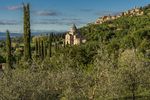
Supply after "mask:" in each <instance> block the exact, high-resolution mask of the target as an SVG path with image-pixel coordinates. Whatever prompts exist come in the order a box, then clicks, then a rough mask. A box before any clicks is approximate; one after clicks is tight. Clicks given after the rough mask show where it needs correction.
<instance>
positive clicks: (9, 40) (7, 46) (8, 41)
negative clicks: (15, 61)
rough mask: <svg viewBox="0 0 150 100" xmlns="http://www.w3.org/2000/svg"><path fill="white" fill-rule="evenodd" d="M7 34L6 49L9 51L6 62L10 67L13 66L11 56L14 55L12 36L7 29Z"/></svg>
mask: <svg viewBox="0 0 150 100" xmlns="http://www.w3.org/2000/svg"><path fill="white" fill-rule="evenodd" d="M6 34H7V38H6V51H7V56H6V64H7V67H8V69H9V68H12V66H11V64H12V61H11V58H12V55H11V38H10V34H9V31H8V30H7V32H6Z"/></svg>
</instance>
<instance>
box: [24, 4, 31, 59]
mask: <svg viewBox="0 0 150 100" xmlns="http://www.w3.org/2000/svg"><path fill="white" fill-rule="evenodd" d="M23 8H24V58H25V60H29V59H31V46H30V39H31V31H30V6H29V4H27V5H24V6H23Z"/></svg>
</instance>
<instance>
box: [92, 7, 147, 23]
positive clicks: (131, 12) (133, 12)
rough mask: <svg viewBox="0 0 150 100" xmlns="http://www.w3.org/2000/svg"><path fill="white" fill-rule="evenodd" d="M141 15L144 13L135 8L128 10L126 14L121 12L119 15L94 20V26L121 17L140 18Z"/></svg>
mask: <svg viewBox="0 0 150 100" xmlns="http://www.w3.org/2000/svg"><path fill="white" fill-rule="evenodd" d="M143 14H144V12H143V11H142V10H141V9H140V8H136V7H135V8H134V9H131V10H128V11H126V12H122V13H121V14H119V15H115V16H111V15H109V16H103V17H100V18H99V19H97V20H96V22H95V24H102V23H104V22H107V21H111V20H115V19H118V18H120V17H123V16H141V15H143Z"/></svg>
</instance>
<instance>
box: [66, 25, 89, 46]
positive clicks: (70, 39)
mask: <svg viewBox="0 0 150 100" xmlns="http://www.w3.org/2000/svg"><path fill="white" fill-rule="evenodd" d="M85 42H86V40H85V39H84V38H83V37H82V36H81V34H80V32H79V31H78V29H77V27H76V25H75V24H73V26H72V28H71V29H70V31H69V32H68V33H66V35H65V44H66V45H80V44H81V43H85Z"/></svg>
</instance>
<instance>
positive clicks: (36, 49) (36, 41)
mask: <svg viewBox="0 0 150 100" xmlns="http://www.w3.org/2000/svg"><path fill="white" fill-rule="evenodd" d="M38 50H39V48H38V39H37V38H36V40H35V55H36V57H37V55H38Z"/></svg>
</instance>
